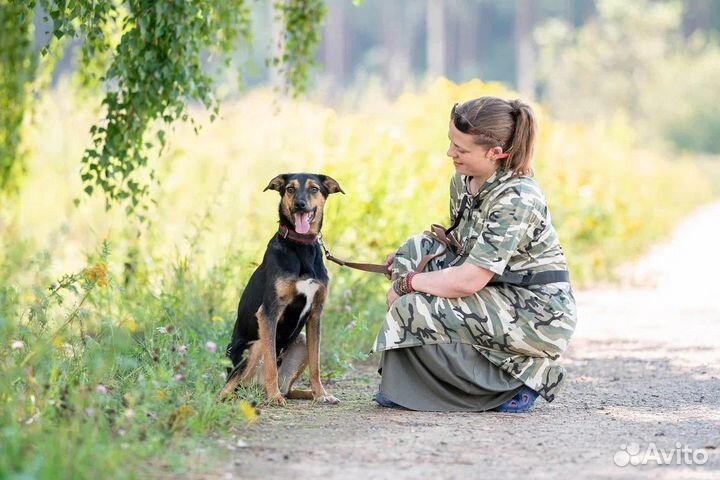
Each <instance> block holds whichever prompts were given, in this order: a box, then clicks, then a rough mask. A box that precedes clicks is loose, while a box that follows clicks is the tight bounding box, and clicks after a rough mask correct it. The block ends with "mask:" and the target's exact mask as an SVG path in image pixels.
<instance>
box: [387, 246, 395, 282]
mask: <svg viewBox="0 0 720 480" xmlns="http://www.w3.org/2000/svg"><path fill="white" fill-rule="evenodd" d="M395 255H396V252H393V253H391V254H390V255H388V256H387V258H386V259H385V268H386V269H387V273H385V278H387V279H388V280H390V267H391V266H392V264H393V262H394V261H395ZM390 290H392V289H390Z"/></svg>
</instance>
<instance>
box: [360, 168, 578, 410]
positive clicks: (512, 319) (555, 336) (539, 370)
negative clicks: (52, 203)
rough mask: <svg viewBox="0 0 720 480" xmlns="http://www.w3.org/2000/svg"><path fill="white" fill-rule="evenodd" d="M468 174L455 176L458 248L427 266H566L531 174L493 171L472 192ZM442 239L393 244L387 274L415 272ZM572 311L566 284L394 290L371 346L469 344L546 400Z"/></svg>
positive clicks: (560, 374)
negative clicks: (445, 291) (457, 291)
mask: <svg viewBox="0 0 720 480" xmlns="http://www.w3.org/2000/svg"><path fill="white" fill-rule="evenodd" d="M468 186H469V178H468V177H465V176H461V175H455V176H454V177H453V179H452V182H451V186H450V217H451V221H452V223H454V222H455V220H456V219H457V216H458V214H459V212H460V210H461V204H462V202H469V203H468V205H469V206H468V207H467V208H465V209H462V210H463V211H462V218H461V219H460V221H459V224H458V226H457V228H456V229H455V231H454V232H453V236H455V238H456V239H457V240H458V241H459V243H460V244H461V245H462V246H463V251H462V252H461V253H460V255H458V256H456V255H455V254H453V253H452V252H447V253H446V254H445V255H443V256H441V257H439V258H437V259H436V260H433V261H431V262H430V264H429V265H428V267H427V269H428V270H437V269H442V268H447V267H449V266H454V265H460V264H462V263H463V262H465V261H467V262H471V263H472V264H473V265H477V266H480V267H482V268H485V269H488V270H490V271H492V272H494V273H496V274H498V275H500V274H503V273H506V272H516V273H527V272H532V273H537V272H543V271H549V270H567V264H566V262H565V256H564V254H563V251H562V248H561V247H560V243H559V241H558V237H557V234H556V232H555V229H554V228H553V226H552V223H551V219H550V214H549V212H548V208H547V205H546V202H545V198H544V196H543V194H542V192H541V190H540V188H539V187H538V185H537V183H536V182H535V181H534V180H533V179H532V178H530V177H526V176H520V177H513V176H512V174H511V173H510V172H503V171H498V172H497V173H496V174H495V175H493V176H492V177H491V178H490V179H488V181H487V182H485V184H484V185H483V186H482V187H481V188H480V190H479V192H478V193H477V194H475V195H471V194H470V192H469V190H468ZM440 248H441V247H440V245H439V244H438V243H437V242H436V241H434V240H433V239H431V238H430V237H428V236H425V235H418V236H415V237H412V238H411V239H409V240H408V241H407V242H406V243H405V244H403V246H401V247H400V249H399V250H398V252H397V256H396V259H395V262H394V264H393V276H394V277H397V276H398V275H401V274H403V273H406V272H408V271H414V269H415V267H416V266H417V264H418V262H419V259H420V258H422V256H423V255H427V254H429V253H434V252H437V251H438V250H439V249H440ZM575 323H576V309H575V300H574V298H573V294H572V288H571V287H570V284H569V283H567V282H555V283H550V284H542V285H531V286H528V287H520V286H515V285H508V284H502V285H497V286H495V285H493V286H486V287H485V288H483V289H481V290H480V291H478V292H476V293H475V294H473V295H471V296H468V297H462V298H441V297H434V296H432V295H428V294H425V293H412V294H409V295H404V296H402V297H400V299H398V300H397V301H396V302H395V303H394V304H393V305H392V306H391V308H390V310H389V311H388V313H387V315H386V317H385V321H384V324H383V327H382V328H381V330H380V333H379V334H378V336H377V339H376V340H375V345H374V347H373V350H374V351H382V350H389V349H394V348H404V347H413V346H420V345H427V344H439V343H453V342H460V343H468V344H471V345H473V346H475V348H476V349H477V350H478V351H479V352H480V353H482V354H483V355H484V356H485V357H487V358H488V360H490V361H491V362H493V363H494V364H495V365H497V366H498V367H500V368H501V369H503V370H504V371H506V372H508V373H510V374H511V375H513V376H514V377H516V378H518V379H519V380H521V381H523V383H525V384H526V385H528V386H529V387H530V388H532V389H534V390H536V391H537V392H538V393H540V395H542V396H543V397H544V398H545V399H546V400H548V401H552V400H553V399H554V398H555V395H556V393H557V392H558V390H559V387H560V386H561V384H562V381H563V379H564V376H565V372H564V369H563V368H562V366H560V365H559V363H558V361H559V359H560V355H561V354H562V353H563V352H564V351H565V349H566V348H567V345H568V342H569V340H570V337H571V335H572V333H573V331H574V329H575Z"/></svg>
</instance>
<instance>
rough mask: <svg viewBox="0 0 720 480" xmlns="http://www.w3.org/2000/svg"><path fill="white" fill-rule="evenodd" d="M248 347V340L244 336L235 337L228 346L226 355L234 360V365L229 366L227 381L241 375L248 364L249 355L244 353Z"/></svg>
mask: <svg viewBox="0 0 720 480" xmlns="http://www.w3.org/2000/svg"><path fill="white" fill-rule="evenodd" d="M247 348H248V342H247V341H246V340H245V339H244V338H242V337H235V338H233V339H232V342H230V344H229V345H228V346H227V349H226V350H225V355H226V356H227V357H228V358H229V359H230V361H231V362H232V367H228V368H227V381H226V383H227V382H229V381H230V380H231V379H233V378H234V377H235V376H236V375H239V374H240V373H241V372H242V371H243V369H244V368H245V365H246V364H247V356H246V355H244V353H245V350H247Z"/></svg>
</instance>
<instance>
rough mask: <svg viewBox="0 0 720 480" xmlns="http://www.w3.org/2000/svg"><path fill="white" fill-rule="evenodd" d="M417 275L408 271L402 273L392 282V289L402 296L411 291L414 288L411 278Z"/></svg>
mask: <svg viewBox="0 0 720 480" xmlns="http://www.w3.org/2000/svg"><path fill="white" fill-rule="evenodd" d="M415 275H417V272H410V273H408V274H407V275H403V276H401V277H400V278H398V279H397V280H395V281H394V282H393V290H395V293H397V294H398V296H400V297H402V296H403V295H406V294H408V293H412V292H414V291H415V289H414V288H413V286H412V279H413V277H414V276H415Z"/></svg>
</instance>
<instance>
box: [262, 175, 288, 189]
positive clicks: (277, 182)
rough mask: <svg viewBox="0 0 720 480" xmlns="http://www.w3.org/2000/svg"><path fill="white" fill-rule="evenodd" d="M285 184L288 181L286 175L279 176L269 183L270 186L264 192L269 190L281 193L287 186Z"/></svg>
mask: <svg viewBox="0 0 720 480" xmlns="http://www.w3.org/2000/svg"><path fill="white" fill-rule="evenodd" d="M285 183H287V181H286V180H285V175H278V176H277V177H275V178H273V179H272V180H270V183H268V186H267V187H265V190H263V192H267V191H268V190H276V191H278V192H279V191H280V190H282V188H283V187H284V186H285Z"/></svg>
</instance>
